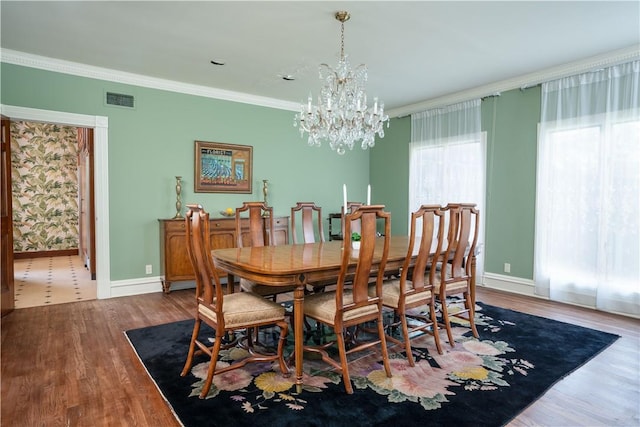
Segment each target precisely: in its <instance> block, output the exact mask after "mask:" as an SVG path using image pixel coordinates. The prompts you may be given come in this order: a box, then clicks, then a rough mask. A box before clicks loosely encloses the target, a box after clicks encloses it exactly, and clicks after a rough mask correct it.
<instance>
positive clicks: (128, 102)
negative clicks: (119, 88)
mask: <svg viewBox="0 0 640 427" xmlns="http://www.w3.org/2000/svg"><path fill="white" fill-rule="evenodd" d="M133 101H134V100H133V95H123V94H121V93H113V92H107V105H117V106H119V107H129V108H133V106H134V104H133Z"/></svg>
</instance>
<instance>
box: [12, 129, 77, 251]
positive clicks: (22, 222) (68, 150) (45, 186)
mask: <svg viewBox="0 0 640 427" xmlns="http://www.w3.org/2000/svg"><path fill="white" fill-rule="evenodd" d="M77 170H78V144H77V130H76V128H75V127H72V126H61V125H56V124H48V123H33V122H19V121H17V122H12V123H11V174H12V176H11V179H12V182H13V188H12V190H13V199H12V200H13V249H14V251H15V252H31V251H49V250H63V249H75V248H77V247H78V174H77Z"/></svg>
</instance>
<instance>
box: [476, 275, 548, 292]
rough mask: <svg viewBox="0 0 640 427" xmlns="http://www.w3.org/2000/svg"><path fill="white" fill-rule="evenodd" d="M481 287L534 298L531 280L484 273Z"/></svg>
mask: <svg viewBox="0 0 640 427" xmlns="http://www.w3.org/2000/svg"><path fill="white" fill-rule="evenodd" d="M482 286H484V287H485V288H490V289H497V290H500V291H506V292H512V293H514V294H520V295H527V296H531V297H536V296H537V295H536V294H535V284H534V282H533V280H530V279H523V278H521V277H513V276H505V275H503V274H495V273H486V272H485V273H484V277H483V280H482Z"/></svg>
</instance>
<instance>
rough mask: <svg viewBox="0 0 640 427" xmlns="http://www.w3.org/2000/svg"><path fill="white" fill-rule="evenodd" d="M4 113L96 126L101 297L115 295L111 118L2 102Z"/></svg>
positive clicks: (96, 218) (11, 116)
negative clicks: (111, 249) (111, 233)
mask: <svg viewBox="0 0 640 427" xmlns="http://www.w3.org/2000/svg"><path fill="white" fill-rule="evenodd" d="M0 112H1V113H2V114H3V115H5V116H6V117H8V118H9V119H11V120H25V121H33V122H45V123H56V124H61V125H69V126H75V127H85V128H92V129H93V137H94V147H93V148H94V155H95V157H94V161H95V164H94V167H95V169H94V173H95V177H94V178H95V180H94V184H95V188H94V193H95V212H94V221H95V224H96V254H95V257H96V270H97V271H96V287H97V298H98V299H103V298H110V297H111V259H110V252H109V149H108V148H109V147H108V142H109V118H108V117H105V116H89V115H85V114H75V113H65V112H61V111H51V110H40V109H36V108H27V107H17V106H12V105H4V104H0Z"/></svg>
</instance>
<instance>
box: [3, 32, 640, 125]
mask: <svg viewBox="0 0 640 427" xmlns="http://www.w3.org/2000/svg"><path fill="white" fill-rule="evenodd" d="M0 58H1V60H2V62H5V63H7V64H13V65H21V66H24V67H30V68H37V69H40V70H46V71H53V72H57V73H63V74H71V75H75V76H80V77H88V78H92V79H99V80H106V81H112V82H116V83H123V84H129V85H133V86H141V87H147V88H151V89H160V90H166V91H170V92H177V93H184V94H188V95H195V96H202V97H206V98H214V99H221V100H225V101H232V102H240V103H243V104H251V105H257V106H261V107H268V108H276V109H279V110H288V111H298V108H299V104H298V103H295V102H289V101H283V100H280V99H275V98H267V97H262V96H255V95H249V94H246V93H242V92H233V91H228V90H223V89H215V88H211V87H207V86H199V85H193V84H187V83H180V82H176V81H172V80H165V79H159V78H155V77H149V76H143V75H140V74H133V73H126V72H123V71H117V70H110V69H107V68H100V67H94V66H90V65H85V64H79V63H76V62H70V61H63V60H60V59H54V58H48V57H44V56H39V55H32V54H28V53H24V52H18V51H14V50H9V49H0ZM638 59H640V44H636V45H633V46H629V47H627V48H624V49H619V50H615V51H612V52H608V53H605V54H602V55H597V56H592V57H589V58H586V59H583V60H580V61H575V62H570V63H567V64H564V65H560V66H557V67H552V68H547V69H545V70H541V71H537V72H534V73H529V74H525V75H522V76H519V77H515V78H512V79H507V80H502V81H499V82H494V83H490V84H487V85H483V86H478V87H476V88H473V89H469V90H464V91H460V92H456V93H452V94H448V95H444V96H441V97H438V98H432V99H428V100H425V101H422V102H418V103H415V104H410V105H406V106H404V107H399V108H394V109H391V110H388V111H387V114H388V115H389V117H404V116H408V115H410V114H412V113H417V112H420V111H426V110H429V109H432V108H437V107H443V106H446V105H451V104H455V103H458V102H463V101H468V100H470V99H477V98H483V97H486V96H493V95H499V94H500V92H504V91H507V90H512V89H518V88H519V89H526V88H528V87H532V86H536V85H538V84H540V83H543V82H546V81H551V80H555V79H559V78H562V77H567V76H571V75H575V74H580V73H584V72H587V71H593V70H597V69H599V68H603V67H608V66H612V65H615V64H620V63H623V62H629V61H633V60H638Z"/></svg>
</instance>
